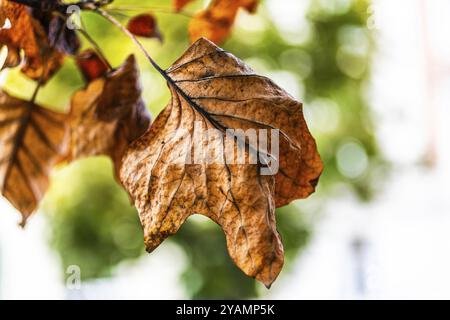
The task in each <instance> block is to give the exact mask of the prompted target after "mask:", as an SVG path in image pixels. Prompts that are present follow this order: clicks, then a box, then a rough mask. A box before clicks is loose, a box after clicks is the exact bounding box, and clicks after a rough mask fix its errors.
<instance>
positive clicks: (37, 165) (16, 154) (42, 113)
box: [0, 91, 66, 224]
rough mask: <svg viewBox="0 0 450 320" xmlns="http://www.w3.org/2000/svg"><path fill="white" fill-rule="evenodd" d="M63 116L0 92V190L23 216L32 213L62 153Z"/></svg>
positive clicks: (23, 222) (25, 218) (63, 135)
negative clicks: (50, 172) (51, 170)
mask: <svg viewBox="0 0 450 320" xmlns="http://www.w3.org/2000/svg"><path fill="white" fill-rule="evenodd" d="M65 118H66V116H65V115H64V114H60V113H56V112H53V111H50V110H47V109H45V108H42V107H40V106H38V105H36V104H33V103H31V102H29V101H24V100H21V99H17V98H14V97H11V96H10V95H9V94H7V93H6V92H5V91H0V140H1V143H0V187H1V192H2V195H3V196H5V197H6V198H7V199H8V200H9V201H10V202H11V203H12V204H13V205H14V206H15V207H16V208H17V209H18V210H19V211H20V212H21V213H22V216H23V221H22V224H25V222H26V220H27V218H28V217H29V216H30V215H31V214H32V213H33V212H34V211H35V210H36V208H37V206H38V204H39V201H40V200H41V199H42V197H43V195H44V193H45V191H46V190H47V187H48V175H49V171H50V169H51V168H52V167H53V165H54V164H55V162H56V161H57V159H58V158H59V157H60V156H61V154H63V152H64V146H65V144H64V140H65V139H64V137H65V135H66V127H65V122H64V120H65Z"/></svg>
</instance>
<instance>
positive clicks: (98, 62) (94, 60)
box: [76, 49, 109, 82]
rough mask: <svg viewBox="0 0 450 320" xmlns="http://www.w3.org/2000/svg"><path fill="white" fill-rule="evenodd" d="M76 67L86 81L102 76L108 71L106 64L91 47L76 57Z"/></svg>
mask: <svg viewBox="0 0 450 320" xmlns="http://www.w3.org/2000/svg"><path fill="white" fill-rule="evenodd" d="M76 61H77V65H78V68H79V69H80V71H81V73H82V74H83V76H84V79H85V80H86V81H87V82H90V81H92V80H94V79H97V78H100V77H103V76H104V75H105V74H106V73H107V72H108V69H109V68H108V66H107V65H106V63H105V62H104V61H103V60H102V59H101V58H100V56H99V55H98V54H97V52H95V51H94V50H92V49H88V50H86V51H83V52H82V53H80V54H79V55H77V57H76Z"/></svg>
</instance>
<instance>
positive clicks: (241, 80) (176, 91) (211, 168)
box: [121, 39, 322, 286]
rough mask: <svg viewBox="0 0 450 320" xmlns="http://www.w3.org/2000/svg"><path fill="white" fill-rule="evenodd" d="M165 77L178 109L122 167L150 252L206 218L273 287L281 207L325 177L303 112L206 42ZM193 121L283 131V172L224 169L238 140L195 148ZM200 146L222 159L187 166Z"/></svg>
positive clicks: (246, 266)
mask: <svg viewBox="0 0 450 320" xmlns="http://www.w3.org/2000/svg"><path fill="white" fill-rule="evenodd" d="M166 74H167V77H168V80H169V87H170V90H171V92H172V101H171V102H170V103H169V105H168V106H167V107H166V108H165V109H164V110H163V111H162V112H161V114H160V115H159V116H158V117H157V119H156V120H155V122H154V123H153V125H152V126H151V128H150V130H149V131H147V132H146V133H145V134H144V135H143V136H142V137H141V138H139V139H138V140H136V141H135V142H134V143H133V144H132V145H131V146H130V148H129V149H128V151H127V153H126V155H125V156H124V158H123V164H122V168H121V181H122V184H123V185H124V186H125V187H126V189H127V190H128V192H129V193H130V195H131V197H132V198H133V199H134V201H135V205H136V207H137V208H138V211H139V214H140V219H141V222H142V224H143V226H144V236H145V243H146V246H147V250H148V251H152V250H154V249H155V248H156V247H157V246H158V245H159V244H160V243H161V242H162V241H163V240H164V239H165V238H166V237H168V236H170V235H172V234H175V233H176V232H177V231H178V230H179V228H180V227H181V225H182V224H183V223H184V222H185V220H186V219H187V218H188V217H189V216H191V215H193V214H202V215H205V216H207V217H209V218H211V219H212V220H213V221H215V222H216V223H218V224H219V225H220V226H221V227H222V229H223V231H224V233H225V235H226V241H227V247H228V251H229V254H230V256H231V257H232V258H233V260H234V261H235V263H236V264H237V266H238V267H239V268H240V269H241V270H243V271H244V272H245V273H246V274H247V275H249V276H251V277H255V278H256V279H258V280H259V281H261V282H263V283H264V284H265V285H266V286H270V285H271V283H272V282H273V281H274V280H275V279H276V277H277V276H278V274H279V272H280V271H281V268H282V265H283V260H284V258H283V246H282V242H281V239H280V236H279V234H278V232H277V231H276V224H275V208H276V207H280V206H283V205H286V204H288V203H290V202H291V201H293V200H295V199H299V198H305V197H307V196H308V195H310V194H311V193H312V192H313V191H314V189H315V185H316V183H317V180H318V178H319V176H320V174H321V172H322V162H321V160H320V157H319V154H318V153H317V149H316V144H315V142H314V139H313V138H312V136H311V134H310V133H309V131H308V128H307V126H306V123H305V120H304V118H303V112H302V105H301V103H299V102H298V101H296V100H294V99H293V98H292V97H291V96H290V95H289V94H287V93H286V92H285V91H284V90H282V89H281V88H279V87H278V86H277V85H276V84H274V83H273V82H272V81H271V80H270V79H268V78H265V77H261V76H258V75H256V74H255V73H254V72H253V71H252V70H251V69H250V68H249V67H248V66H247V65H245V64H244V63H243V62H242V61H240V60H239V59H237V58H236V57H234V56H233V55H231V54H230V53H227V52H225V51H223V50H221V49H220V48H218V47H217V46H215V45H214V44H213V43H211V42H210V41H208V40H206V39H200V40H199V41H197V42H196V43H195V44H193V45H192V46H191V47H190V48H189V49H188V50H187V52H185V53H184V54H183V56H182V57H181V58H180V59H178V61H176V62H175V64H174V65H173V66H172V67H170V68H169V69H168V70H167V71H166ZM196 121H200V123H202V126H203V129H206V128H207V129H211V128H214V129H217V130H220V131H221V132H223V131H224V130H225V129H243V130H247V129H279V130H280V154H279V157H280V158H279V163H280V170H279V172H278V173H277V174H276V175H275V176H273V175H261V174H260V169H261V166H262V165H264V163H259V164H237V163H236V162H234V163H230V161H225V158H226V156H225V150H230V149H231V150H235V149H236V148H237V146H236V142H235V141H229V140H221V139H216V138H215V137H214V136H211V137H208V139H207V141H203V140H199V134H200V131H199V127H196V125H195V123H196ZM199 141H200V142H199ZM224 141H225V142H224ZM199 143H200V144H204V146H207V147H208V150H209V151H211V152H209V151H208V155H209V157H210V159H215V160H216V161H209V162H208V161H207V160H206V159H205V157H206V155H205V154H203V156H202V157H203V158H201V159H203V161H200V163H199V162H196V163H192V162H190V161H186V159H189V158H190V157H191V156H192V155H193V154H194V153H195V147H196V146H197V147H198V144H199ZM252 146H253V145H249V147H252ZM253 147H254V146H253ZM247 156H248V150H247Z"/></svg>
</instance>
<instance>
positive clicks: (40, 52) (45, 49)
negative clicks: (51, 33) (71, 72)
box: [0, 0, 63, 82]
mask: <svg viewBox="0 0 450 320" xmlns="http://www.w3.org/2000/svg"><path fill="white" fill-rule="evenodd" d="M1 8H2V11H3V12H4V13H6V16H7V17H8V19H9V20H10V23H11V27H10V28H9V29H1V30H0V47H3V46H6V47H7V48H8V57H7V60H6V63H5V64H4V66H3V68H11V67H15V66H18V65H19V64H20V62H21V57H20V51H21V50H23V52H24V56H25V62H24V65H23V67H22V72H23V73H24V74H25V75H27V76H28V77H30V78H31V79H34V80H38V79H40V78H41V76H42V81H43V82H45V81H46V80H48V79H49V78H50V77H51V76H52V75H53V74H54V73H55V72H56V71H57V70H58V69H59V68H60V67H61V64H62V62H63V54H61V53H60V52H58V51H56V50H54V49H53V48H52V47H51V45H50V42H49V39H48V36H47V33H46V30H45V29H44V27H43V26H42V24H41V23H40V22H39V21H38V20H37V19H35V18H34V17H33V16H32V14H31V11H30V9H29V8H27V7H26V6H23V5H21V4H16V3H12V2H9V1H7V0H3V1H2V7H1Z"/></svg>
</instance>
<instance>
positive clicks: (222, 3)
mask: <svg viewBox="0 0 450 320" xmlns="http://www.w3.org/2000/svg"><path fill="white" fill-rule="evenodd" d="M179 5H181V8H182V7H183V6H184V5H185V3H184V2H183V3H182V4H179ZM257 6H258V0H233V1H230V0H212V2H211V4H210V5H209V6H208V8H206V9H205V10H203V11H201V12H199V13H197V14H196V15H195V16H194V17H193V18H192V20H191V22H190V23H189V36H190V39H191V42H194V41H196V40H197V39H199V38H201V37H205V38H208V39H210V40H211V41H213V42H215V43H217V44H220V43H222V42H223V41H224V40H225V38H226V37H228V35H229V34H230V33H231V29H232V27H233V24H234V21H235V20H236V16H237V14H238V11H239V8H244V9H246V10H247V11H248V12H251V13H253V12H255V11H256V7H257Z"/></svg>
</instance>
